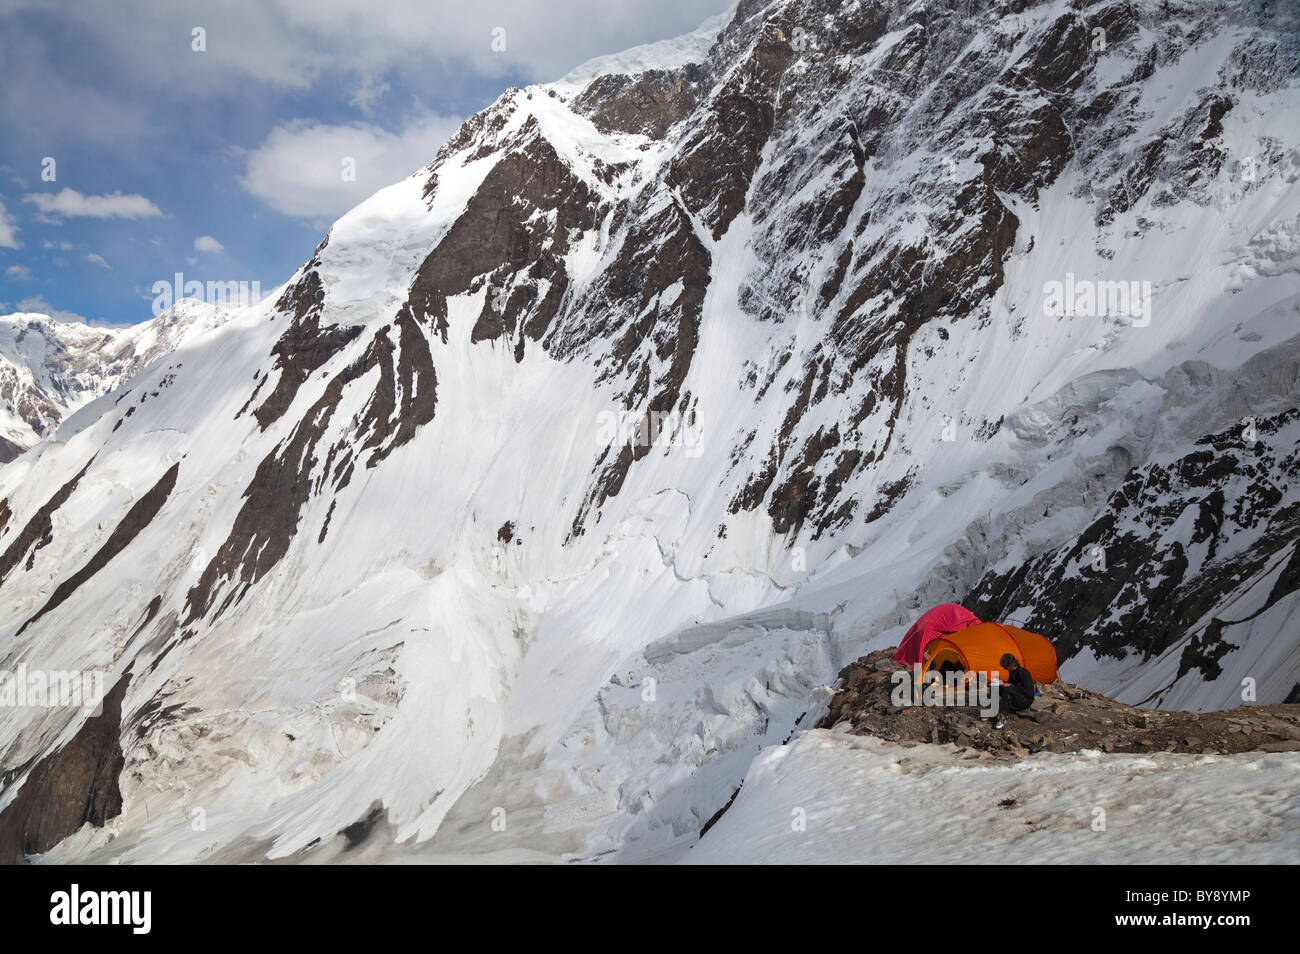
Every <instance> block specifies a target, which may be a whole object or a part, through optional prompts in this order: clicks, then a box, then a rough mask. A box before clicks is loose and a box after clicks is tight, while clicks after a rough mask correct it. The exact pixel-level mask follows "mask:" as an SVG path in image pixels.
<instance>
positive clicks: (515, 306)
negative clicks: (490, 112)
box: [409, 120, 599, 360]
mask: <svg viewBox="0 0 1300 954" xmlns="http://www.w3.org/2000/svg"><path fill="white" fill-rule="evenodd" d="M598 212H599V210H598V208H597V202H596V197H595V196H594V195H593V193H592V192H591V190H590V189H589V187H588V186H587V184H586V183H584V182H583V181H582V180H581V179H580V178H578V177H577V176H576V175H574V173H573V172H572V171H571V170H570V169H569V167H568V164H567V163H565V162H563V161H562V160H561V159H560V157H559V156H558V155H556V153H555V149H554V147H552V146H551V144H550V143H549V142H547V141H546V140H545V139H544V138H542V136H541V135H540V132H539V130H538V128H537V124H536V122H535V121H532V120H530V121H529V123H528V124H527V125H526V126H525V127H524V129H523V130H521V131H520V133H519V135H518V145H516V146H515V148H514V149H513V150H512V151H511V152H510V153H509V154H507V156H506V157H505V158H503V159H502V160H501V161H500V162H499V163H497V165H496V166H495V167H494V168H493V169H492V171H491V172H489V173H488V175H487V177H486V179H485V180H484V182H483V184H482V185H481V186H480V187H479V189H478V191H477V192H476V193H475V195H474V197H473V198H472V199H471V200H470V202H469V205H468V206H467V208H466V209H465V212H464V214H463V215H462V216H461V217H460V218H459V219H458V220H457V221H456V224H455V225H453V226H452V228H451V230H450V231H449V232H448V233H447V235H446V237H444V238H443V240H442V241H441V242H440V243H439V244H438V247H437V248H435V249H434V250H433V252H432V253H431V254H430V255H429V257H428V258H427V259H426V260H425V261H424V264H423V265H421V267H420V270H419V272H418V274H417V275H416V278H415V281H414V282H413V283H412V285H411V294H410V299H409V305H410V308H411V311H412V313H413V314H414V315H415V317H416V318H417V319H418V320H420V321H421V322H423V321H426V320H428V319H432V323H433V327H434V329H435V330H436V331H437V332H438V333H439V334H441V335H442V337H443V340H446V334H447V301H446V299H447V297H448V296H450V295H459V294H462V293H464V292H467V291H476V290H478V289H480V288H482V287H483V286H484V285H485V284H486V286H487V294H486V295H485V296H484V301H483V308H482V310H481V311H480V313H479V317H478V321H477V322H476V323H475V325H474V330H473V332H472V336H471V340H473V341H488V340H498V339H502V338H504V339H506V340H509V341H511V342H512V343H513V345H512V346H513V348H514V353H515V357H516V359H518V360H522V358H523V353H524V343H525V340H533V341H537V340H539V339H540V338H541V337H542V336H543V335H544V334H545V333H546V330H547V329H548V328H549V327H550V324H551V322H552V320H553V319H554V318H555V316H556V314H557V313H558V311H559V308H560V304H561V302H563V301H564V298H565V294H566V292H567V291H568V288H569V276H568V272H567V270H566V269H565V267H564V263H563V259H564V256H565V254H566V253H567V251H568V249H569V234H570V232H571V231H573V230H579V231H583V230H586V229H590V228H592V227H593V226H594V225H595V223H596V221H597V219H598Z"/></svg>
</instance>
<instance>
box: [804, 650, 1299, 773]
mask: <svg viewBox="0 0 1300 954" xmlns="http://www.w3.org/2000/svg"><path fill="white" fill-rule="evenodd" d="M896 648H897V647H892V646H891V647H890V648H889V649H882V650H877V651H876V652H873V653H871V654H869V655H867V656H864V657H862V658H861V659H859V660H857V661H856V662H852V663H850V664H849V665H847V666H845V667H844V669H843V670H842V671H841V672H840V675H839V680H838V682H837V683H836V685H837V687H838V690H837V692H836V693H835V695H834V696H833V697H832V698H831V701H830V708H829V711H828V712H827V714H826V715H825V716H824V717H823V718H822V720H821V721H820V722H819V723H818V724H817V726H816V727H817V728H819V729H833V730H835V731H839V732H848V733H850V734H852V735H872V736H876V737H877V738H881V739H885V740H887V741H891V742H898V743H901V744H904V745H908V744H916V743H920V742H930V743H934V744H939V745H944V744H951V745H955V746H957V747H958V749H959V750H969V751H971V752H972V753H974V754H976V755H985V756H989V757H994V758H1023V757H1025V756H1027V755H1030V754H1032V753H1034V752H1079V751H1082V750H1084V749H1091V750H1095V751H1101V752H1133V753H1137V752H1191V753H1198V754H1207V755H1232V754H1235V753H1239V752H1300V705H1285V704H1284V705H1270V706H1242V707H1241V708H1238V709H1225V710H1221V711H1219V712H1173V711H1168V710H1152V709H1138V708H1134V707H1133V706H1128V705H1125V704H1124V703H1122V702H1117V701H1116V700H1114V699H1110V698H1107V697H1106V696H1103V695H1101V694H1100V693H1096V692H1089V691H1087V690H1084V689H1081V688H1079V687H1078V686H1073V685H1070V684H1068V683H1065V682H1057V683H1053V684H1052V685H1050V686H1041V687H1039V695H1038V698H1036V699H1035V700H1034V703H1033V705H1032V706H1030V708H1029V709H1027V710H1025V711H1023V712H1019V713H1014V714H1010V715H1007V716H1005V717H1004V719H1005V721H1004V723H1003V727H1002V728H998V727H997V726H996V724H995V720H994V719H992V718H985V717H981V714H980V709H979V708H978V707H977V706H972V705H959V704H958V703H959V702H962V701H965V700H959V699H958V698H957V696H956V694H955V693H948V694H947V695H944V696H942V697H936V698H942V699H943V704H941V705H912V704H906V705H895V704H894V699H893V698H891V694H892V693H893V692H894V690H895V687H896V685H898V683H899V679H900V677H903V676H905V675H906V674H907V673H906V670H905V669H904V668H903V667H902V666H899V665H898V664H896V663H895V662H894V661H893V659H892V657H893V654H894V650H895V649H896ZM899 698H904V697H902V696H900V697H899Z"/></svg>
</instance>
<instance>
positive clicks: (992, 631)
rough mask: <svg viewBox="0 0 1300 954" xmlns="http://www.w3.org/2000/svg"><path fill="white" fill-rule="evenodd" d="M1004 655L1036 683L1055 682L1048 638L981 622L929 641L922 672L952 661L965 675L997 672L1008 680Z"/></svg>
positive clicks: (1026, 631)
mask: <svg viewBox="0 0 1300 954" xmlns="http://www.w3.org/2000/svg"><path fill="white" fill-rule="evenodd" d="M1003 653H1011V655H1013V656H1015V657H1016V658H1017V659H1019V660H1020V665H1022V666H1024V667H1025V668H1026V669H1028V670H1029V674H1030V675H1031V676H1033V677H1034V681H1035V682H1041V683H1043V684H1045V685H1046V684H1048V683H1053V682H1056V679H1057V676H1056V649H1055V648H1054V647H1053V646H1052V644H1051V642H1049V641H1048V639H1047V637H1045V636H1040V635H1038V634H1037V633H1031V632H1029V631H1028V630H1024V629H1017V628H1016V627H1014V626H1005V625H1003V624H1002V623H980V624H978V625H976V626H970V627H967V628H966V629H963V630H961V631H959V632H956V633H949V634H948V635H947V636H940V637H938V638H937V639H932V640H930V642H928V643H927V644H926V646H925V658H924V659H923V660H922V663H921V667H922V668H921V672H922V675H924V674H925V673H926V672H929V670H930V669H931V668H933V669H935V670H937V669H938V668H939V667H940V666H942V665H943V664H944V663H945V662H949V663H956V664H957V665H958V666H960V667H961V668H962V670H964V671H965V672H996V673H997V674H998V676H999V678H1001V679H1003V680H1006V679H1007V678H1009V673H1008V672H1007V671H1006V670H1005V669H1003V668H1002V663H1001V662H999V660H1000V659H1001V658H1002V654H1003Z"/></svg>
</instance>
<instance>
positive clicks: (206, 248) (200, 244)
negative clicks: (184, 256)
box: [194, 235, 226, 252]
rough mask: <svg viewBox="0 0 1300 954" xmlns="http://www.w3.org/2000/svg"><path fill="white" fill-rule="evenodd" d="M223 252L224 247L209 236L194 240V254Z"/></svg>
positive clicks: (201, 236)
mask: <svg viewBox="0 0 1300 954" xmlns="http://www.w3.org/2000/svg"><path fill="white" fill-rule="evenodd" d="M225 250H226V247H225V246H224V245H222V244H221V243H220V242H218V241H217V240H216V239H214V238H213V237H212V236H211V235H200V236H199V237H198V238H196V239H195V240H194V251H196V252H224V251H225Z"/></svg>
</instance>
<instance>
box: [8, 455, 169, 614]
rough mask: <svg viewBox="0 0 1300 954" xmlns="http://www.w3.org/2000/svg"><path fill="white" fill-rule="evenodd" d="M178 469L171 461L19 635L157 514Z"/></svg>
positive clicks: (65, 597) (106, 560)
mask: <svg viewBox="0 0 1300 954" xmlns="http://www.w3.org/2000/svg"><path fill="white" fill-rule="evenodd" d="M180 468H181V465H180V461H177V462H176V463H174V464H172V465H171V467H169V468H168V469H167V472H166V473H165V474H163V475H162V477H160V478H159V479H158V482H157V483H156V484H154V485H153V487H151V488H150V489H149V492H148V493H146V494H145V495H144V496H143V497H141V498H140V499H139V500H137V501H136V502H135V503H134V504H133V505H132V506H131V509H130V510H128V511H127V513H126V516H125V517H123V518H122V522H121V523H119V524H118V525H117V526H116V527H114V528H113V532H112V534H110V535H109V538H108V539H107V540H106V541H104V545H103V546H102V547H100V548H99V550H97V551H96V552H95V555H94V556H92V557H91V558H90V561H89V562H88V563H87V564H86V565H85V566H83V567H82V568H81V569H80V570H78V571H77V572H76V573H74V574H72V576H70V577H68V578H67V579H66V580H64V581H63V582H62V583H60V584H59V585H58V587H57V588H55V590H54V593H53V595H51V596H50V598H49V600H48V601H47V602H46V603H45V605H44V606H42V607H41V608H40V609H39V610H38V611H37V612H36V615H34V616H32V617H31V619H29V620H28V621H27V622H25V623H23V625H22V626H21V627H20V628H19V630H18V633H19V634H20V635H21V634H22V632H23V630H25V629H26V628H27V627H28V626H30V625H31V624H32V623H34V622H36V621H37V620H38V619H40V618H41V617H42V616H44V615H45V614H46V613H48V612H50V610H52V609H55V608H56V607H58V606H60V605H61V604H62V603H63V602H64V600H66V599H67V598H68V597H69V596H71V595H72V594H73V593H75V592H76V591H77V588H78V587H79V586H81V584H83V583H85V582H86V581H87V580H88V579H90V578H91V577H92V576H94V575H95V574H96V573H98V572H99V571H100V570H102V569H103V568H104V567H105V565H107V564H108V562H109V561H110V560H112V559H113V557H115V556H117V555H118V554H119V553H121V552H122V551H123V550H125V549H126V547H127V546H128V545H129V544H130V543H131V541H132V540H134V539H135V538H136V537H137V536H138V535H139V533H140V531H141V530H143V529H144V528H145V527H147V526H149V524H150V523H152V522H153V519H154V517H156V516H158V511H159V510H161V509H162V505H163V504H164V503H166V502H167V498H168V497H169V496H170V495H171V492H172V488H173V487H175V486H176V475H177V474H178V473H179V472H180Z"/></svg>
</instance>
